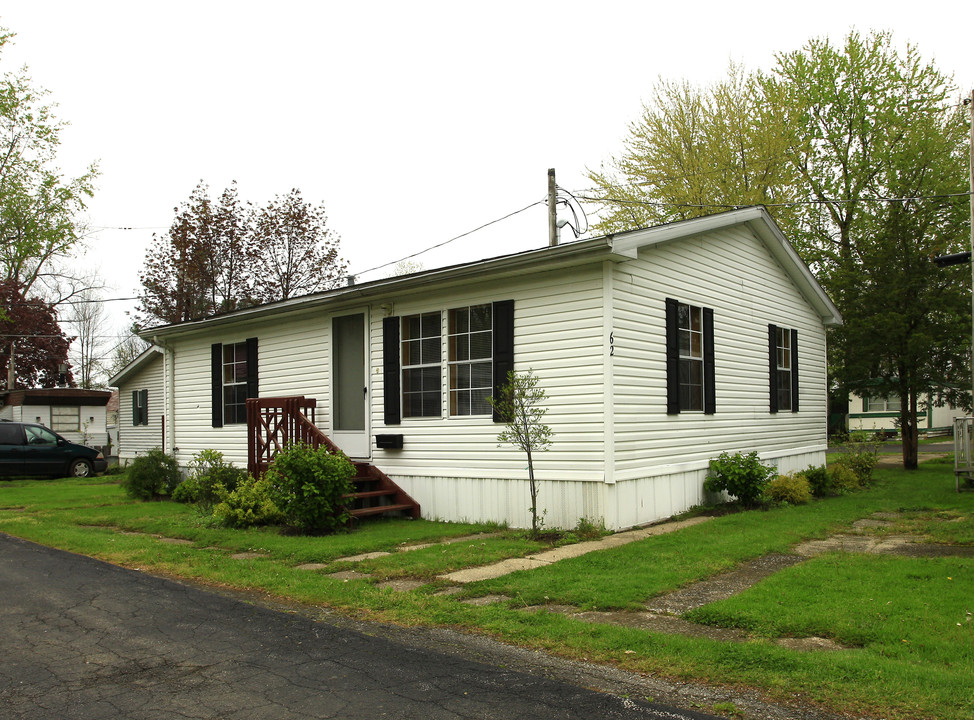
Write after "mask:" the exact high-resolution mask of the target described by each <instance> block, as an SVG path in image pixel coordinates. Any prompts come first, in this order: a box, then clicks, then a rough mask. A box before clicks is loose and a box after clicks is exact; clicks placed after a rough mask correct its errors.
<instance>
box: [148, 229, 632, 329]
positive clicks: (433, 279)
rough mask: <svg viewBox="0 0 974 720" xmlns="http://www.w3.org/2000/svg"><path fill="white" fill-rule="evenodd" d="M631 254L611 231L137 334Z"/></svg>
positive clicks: (208, 325) (241, 319) (207, 325)
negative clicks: (618, 247)
mask: <svg viewBox="0 0 974 720" xmlns="http://www.w3.org/2000/svg"><path fill="white" fill-rule="evenodd" d="M632 257H635V250H632V251H627V252H624V253H623V254H619V253H616V252H614V250H613V248H612V242H611V240H610V238H607V237H598V238H592V239H587V240H578V241H575V242H573V243H566V244H564V245H556V246H554V247H545V248H542V249H538V250H528V251H526V252H523V253H517V254H514V255H503V256H501V257H497V258H491V259H488V260H480V261H477V262H473V263H468V264H464V265H454V266H451V267H446V268H438V269H434V270H425V271H422V272H418V273H413V274H410V275H403V276H400V277H391V278H383V279H381V280H374V281H372V282H368V283H362V284H360V285H349V286H346V287H341V288H336V289H334V290H328V291H325V292H321V293H315V294H313V295H304V296H302V297H298V298H293V299H291V300H282V301H278V302H274V303H268V304H266V305H257V306H254V307H250V308H244V309H242V310H236V311H234V312H230V313H227V314H225V315H218V316H216V317H211V318H206V319H203V320H191V321H188V322H184V323H177V324H174V325H159V326H156V327H149V328H145V329H143V330H142V331H141V332H140V333H139V335H140V336H141V337H142V338H144V339H145V340H147V341H149V342H163V343H164V341H165V338H167V337H174V336H184V335H188V334H191V333H194V332H196V333H198V332H209V331H210V330H211V329H212V328H214V327H218V326H221V325H229V324H235V323H239V322H246V321H248V320H257V319H264V318H268V317H273V316H275V315H280V314H283V313H290V312H294V311H300V310H307V309H311V308H317V307H321V306H328V307H334V308H340V307H343V306H345V305H350V304H361V303H362V302H363V301H375V300H382V299H385V298H393V299H395V298H398V297H401V296H402V295H406V294H410V293H416V292H423V291H425V290H426V289H427V288H429V286H431V285H435V286H436V287H437V288H438V289H442V288H450V287H462V286H466V285H468V284H469V283H470V282H471V280H472V279H477V280H482V279H485V277H486V276H488V275H489V276H490V277H491V278H496V279H500V278H507V277H515V276H518V275H525V274H533V273H537V272H541V271H546V270H554V269H557V268H563V267H570V266H574V265H582V264H585V263H590V262H601V261H602V260H605V259H611V260H615V261H617V262H618V261H622V260H625V259H629V258H632Z"/></svg>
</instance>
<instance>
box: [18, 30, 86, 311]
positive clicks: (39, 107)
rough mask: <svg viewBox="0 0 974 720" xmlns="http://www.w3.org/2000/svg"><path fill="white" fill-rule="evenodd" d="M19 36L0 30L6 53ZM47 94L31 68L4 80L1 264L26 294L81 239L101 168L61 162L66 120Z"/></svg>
mask: <svg viewBox="0 0 974 720" xmlns="http://www.w3.org/2000/svg"><path fill="white" fill-rule="evenodd" d="M12 38H13V34H12V33H10V32H8V31H6V30H4V29H0V53H2V51H3V48H4V46H6V44H7V43H8V42H10V41H11V39H12ZM46 96H47V92H46V91H45V90H42V89H39V88H36V87H34V86H33V84H32V82H31V78H30V77H29V76H28V75H27V71H26V68H24V69H20V70H18V71H15V72H5V73H4V75H3V78H2V79H0V271H2V273H3V275H2V279H4V280H9V281H14V282H16V283H18V284H19V286H20V287H21V290H22V292H23V293H24V294H25V295H26V294H29V293H31V291H32V290H33V289H34V286H35V284H36V283H38V281H44V280H45V278H47V279H49V277H48V274H49V273H50V271H51V266H52V263H53V262H55V261H57V260H58V259H59V258H63V257H64V256H66V255H67V254H68V253H69V252H70V251H71V250H72V248H74V246H75V245H76V244H77V243H78V242H79V239H80V237H81V235H82V233H81V230H80V228H79V221H78V214H79V213H80V212H81V211H82V210H84V207H85V202H86V199H87V198H88V197H90V196H91V194H92V183H93V181H94V179H95V177H96V176H97V174H98V172H97V169H96V167H95V166H94V165H91V166H90V167H89V168H88V169H87V170H86V172H84V173H83V174H82V175H81V176H79V177H77V178H73V179H70V178H65V177H64V176H63V175H62V174H61V172H60V170H59V169H58V167H57V165H56V162H57V151H58V148H59V145H60V142H61V140H60V133H61V130H62V129H63V128H64V126H65V123H64V122H62V121H60V120H58V119H57V118H56V116H55V115H54V110H53V106H52V105H50V104H48V103H47V102H46Z"/></svg>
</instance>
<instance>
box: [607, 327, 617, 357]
mask: <svg viewBox="0 0 974 720" xmlns="http://www.w3.org/2000/svg"><path fill="white" fill-rule="evenodd" d="M615 335H616V334H615V333H614V332H610V333H609V357H612V356H613V355H615V354H616V338H615Z"/></svg>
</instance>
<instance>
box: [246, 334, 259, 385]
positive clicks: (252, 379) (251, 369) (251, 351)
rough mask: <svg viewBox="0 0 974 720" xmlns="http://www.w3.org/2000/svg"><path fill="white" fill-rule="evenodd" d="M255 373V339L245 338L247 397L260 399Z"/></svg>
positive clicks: (256, 372)
mask: <svg viewBox="0 0 974 720" xmlns="http://www.w3.org/2000/svg"><path fill="white" fill-rule="evenodd" d="M258 377H259V374H258V371H257V338H255V337H252V338H247V397H249V398H255V397H260V385H259V383H258Z"/></svg>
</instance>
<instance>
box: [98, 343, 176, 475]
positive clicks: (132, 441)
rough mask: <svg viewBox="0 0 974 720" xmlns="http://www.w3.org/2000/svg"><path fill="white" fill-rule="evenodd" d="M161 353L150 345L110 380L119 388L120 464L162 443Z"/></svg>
mask: <svg viewBox="0 0 974 720" xmlns="http://www.w3.org/2000/svg"><path fill="white" fill-rule="evenodd" d="M163 364H164V363H163V352H162V349H161V348H158V347H150V348H149V349H148V350H146V351H145V352H143V353H142V354H141V355H139V356H138V357H137V358H135V360H133V361H132V362H131V363H129V364H128V365H126V366H125V367H124V368H123V369H122V370H121V371H119V373H118V374H117V375H115V376H114V377H112V378H111V379H110V380H109V382H110V383H111V385H112V386H113V387H117V388H118V389H119V391H118V447H117V448H116V452H115V454H116V455H118V460H119V463H121V464H123V465H124V464H125V463H126V462H128V461H130V460H132V459H134V458H135V457H136V456H137V455H139V454H141V453H144V452H145V451H147V450H151V449H153V448H162V447H163V446H164V442H165V441H164V435H163V433H164V432H165V426H166V419H165V416H166V410H165V408H166V404H165V385H164V378H163Z"/></svg>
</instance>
